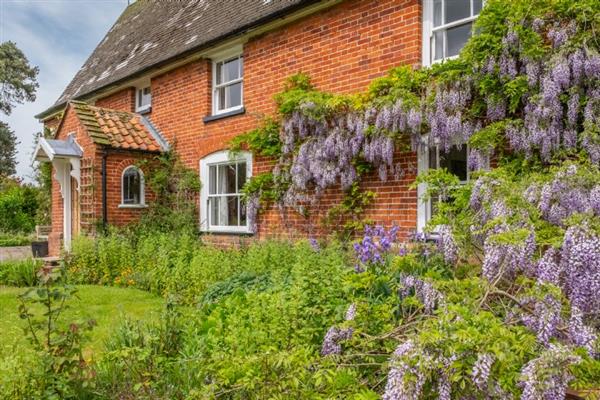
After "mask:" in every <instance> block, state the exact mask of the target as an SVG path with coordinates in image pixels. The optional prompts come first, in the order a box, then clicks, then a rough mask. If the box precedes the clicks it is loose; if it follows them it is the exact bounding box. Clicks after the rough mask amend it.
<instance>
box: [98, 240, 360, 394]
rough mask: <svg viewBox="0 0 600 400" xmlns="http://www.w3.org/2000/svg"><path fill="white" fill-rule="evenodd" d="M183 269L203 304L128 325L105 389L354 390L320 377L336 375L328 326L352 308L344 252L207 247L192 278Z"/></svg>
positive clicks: (277, 245)
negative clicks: (325, 342)
mask: <svg viewBox="0 0 600 400" xmlns="http://www.w3.org/2000/svg"><path fill="white" fill-rule="evenodd" d="M211 255H212V256H213V258H212V259H211V258H210V257H207V256H211ZM174 265H175V267H174V269H175V271H174V272H176V274H178V275H177V276H178V277H179V279H180V283H179V286H180V287H181V288H183V289H184V290H183V292H182V293H192V289H189V288H186V287H185V286H186V285H190V286H191V287H195V288H196V289H195V290H197V292H196V293H195V296H193V298H195V299H200V300H201V301H200V303H199V305H198V307H197V308H196V309H192V310H189V309H188V310H187V311H185V312H184V313H183V314H177V313H176V312H174V311H173V310H171V311H170V312H167V313H166V314H165V317H164V320H163V322H162V323H161V324H159V325H148V324H143V325H140V324H136V323H132V322H130V321H125V322H124V323H123V325H122V326H121V327H120V328H118V329H117V331H116V333H115V335H114V336H113V337H112V338H111V340H110V342H109V343H108V344H107V350H108V352H107V354H106V357H104V358H103V359H102V360H100V362H99V364H98V370H97V372H98V381H97V382H96V390H97V391H99V392H100V393H103V394H105V395H106V396H108V395H109V394H114V393H117V394H118V396H119V397H121V398H130V397H135V398H165V399H166V398H190V399H209V398H215V397H222V398H236V399H242V398H244V399H263V398H278V397H281V396H284V398H310V397H311V396H314V395H315V394H317V393H326V394H328V395H332V393H334V392H335V391H336V390H339V392H336V393H345V392H346V391H350V389H349V388H348V387H346V388H344V389H340V388H337V387H336V384H331V385H329V384H325V383H322V384H320V383H319V382H320V379H323V376H325V375H327V376H328V378H329V375H328V374H331V375H332V376H334V377H335V376H337V372H336V371H335V368H332V369H331V370H329V369H328V367H319V363H320V362H321V361H320V356H319V351H320V348H321V341H322V338H323V336H324V335H325V331H326V329H327V327H328V326H329V324H330V323H331V321H332V320H336V319H338V318H339V317H340V316H341V315H342V314H343V312H344V310H345V308H346V303H347V299H346V298H345V295H344V292H343V290H342V289H343V286H344V283H343V282H344V280H345V277H346V276H347V275H348V274H349V273H350V272H351V269H350V268H348V267H347V266H346V265H347V263H346V255H345V252H344V251H342V250H341V249H340V248H338V247H336V246H333V247H331V248H330V249H324V250H322V251H321V252H319V253H316V252H315V251H314V250H313V249H312V248H311V247H310V246H309V245H308V244H307V243H306V242H301V243H298V244H290V243H287V242H265V243H257V244H254V245H252V246H250V247H249V248H248V249H245V250H216V249H212V248H209V247H200V248H199V249H198V252H197V253H196V254H195V255H194V257H193V259H192V264H191V265H190V267H189V274H187V275H184V274H183V272H184V268H183V267H182V264H181V263H179V264H177V263H175V264H174ZM221 266H225V268H221ZM201 271H202V272H201ZM182 277H183V279H187V280H181V279H182ZM324 277H326V278H324ZM169 285H172V283H169V284H168V285H167V286H169ZM183 298H184V299H185V301H188V302H189V300H190V298H187V299H186V297H185V295H184V297H183ZM167 327H170V328H167ZM169 330H170V331H169ZM169 332H171V333H169ZM174 337H176V338H179V340H175V339H173V338H174ZM168 343H171V345H166V344H168ZM169 349H170V350H169ZM325 365H328V361H327V360H325ZM325 370H326V372H324V371H325ZM342 375H344V377H346V374H345V373H344V374H342ZM319 376H321V378H319ZM340 379H342V378H340ZM334 380H335V379H334ZM301 382H302V384H301ZM347 383H348V385H349V387H350V388H356V387H357V386H359V383H358V382H357V381H354V382H352V381H348V382H347ZM337 384H341V381H340V382H337ZM320 386H325V387H320ZM329 397H331V396H329Z"/></svg>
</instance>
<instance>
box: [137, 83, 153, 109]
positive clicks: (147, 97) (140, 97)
mask: <svg viewBox="0 0 600 400" xmlns="http://www.w3.org/2000/svg"><path fill="white" fill-rule="evenodd" d="M151 105H152V92H151V90H150V86H149V85H148V86H145V87H142V88H138V89H137V93H136V100H135V111H137V112H144V111H148V110H149V109H150V107H151Z"/></svg>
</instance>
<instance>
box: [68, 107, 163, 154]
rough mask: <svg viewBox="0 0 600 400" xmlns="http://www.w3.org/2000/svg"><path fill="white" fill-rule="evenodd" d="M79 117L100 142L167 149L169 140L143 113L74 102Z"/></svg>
mask: <svg viewBox="0 0 600 400" xmlns="http://www.w3.org/2000/svg"><path fill="white" fill-rule="evenodd" d="M70 105H71V106H72V107H73V110H74V111H75V113H76V114H77V118H78V119H79V121H81V124H82V125H83V126H84V127H85V129H86V130H87V133H88V135H89V136H90V138H91V139H92V141H93V142H94V143H96V144H100V145H105V146H109V147H114V148H121V149H128V150H143V151H151V152H160V151H165V150H167V149H168V148H169V144H168V142H167V141H166V140H165V138H164V137H163V136H162V135H161V134H160V132H159V131H158V130H157V129H156V128H155V127H154V125H153V124H152V122H151V121H150V120H149V119H148V118H146V117H145V116H143V115H141V114H136V113H132V112H127V111H118V110H112V109H108V108H102V107H96V106H90V105H88V104H86V103H82V102H78V101H72V102H71V103H70Z"/></svg>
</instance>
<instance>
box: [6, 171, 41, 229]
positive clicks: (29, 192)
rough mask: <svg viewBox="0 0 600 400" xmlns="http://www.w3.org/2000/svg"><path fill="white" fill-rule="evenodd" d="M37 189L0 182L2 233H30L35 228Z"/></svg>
mask: <svg viewBox="0 0 600 400" xmlns="http://www.w3.org/2000/svg"><path fill="white" fill-rule="evenodd" d="M37 196H38V195H37V189H36V188H34V187H32V186H28V185H19V184H18V183H15V182H6V181H5V182H0V231H1V232H11V233H29V232H32V231H33V230H34V228H35V218H36V214H37V209H38V198H37Z"/></svg>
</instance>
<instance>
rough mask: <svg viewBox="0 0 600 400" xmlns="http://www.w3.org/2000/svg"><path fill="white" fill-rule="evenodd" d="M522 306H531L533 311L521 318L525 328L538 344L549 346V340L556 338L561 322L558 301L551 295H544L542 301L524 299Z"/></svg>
mask: <svg viewBox="0 0 600 400" xmlns="http://www.w3.org/2000/svg"><path fill="white" fill-rule="evenodd" d="M522 305H524V306H525V305H529V306H531V305H532V306H533V311H531V312H530V313H526V314H524V315H523V316H522V321H523V323H524V324H525V326H527V327H528V328H529V329H531V330H532V331H534V332H535V333H536V335H537V340H538V342H540V343H541V344H543V345H544V346H548V345H550V339H552V338H553V337H555V336H556V334H557V332H558V326H559V325H560V323H561V322H562V319H561V304H560V301H559V300H558V299H556V297H554V296H552V295H546V296H545V297H544V299H542V300H538V299H532V298H530V299H525V300H524V301H523V303H522Z"/></svg>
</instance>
